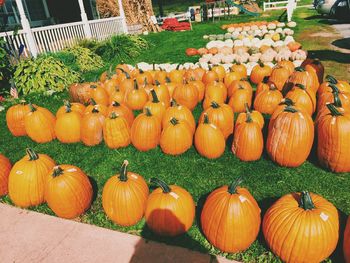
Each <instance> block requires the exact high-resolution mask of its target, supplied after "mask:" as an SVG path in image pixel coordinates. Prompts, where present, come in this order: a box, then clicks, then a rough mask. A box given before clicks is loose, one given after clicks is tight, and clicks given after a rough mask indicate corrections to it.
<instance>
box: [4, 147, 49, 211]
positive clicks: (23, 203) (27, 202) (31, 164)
mask: <svg viewBox="0 0 350 263" xmlns="http://www.w3.org/2000/svg"><path fill="white" fill-rule="evenodd" d="M54 166H55V161H54V160H52V159H51V158H50V157H49V156H47V155H45V154H38V159H37V160H30V158H29V156H28V155H27V156H25V157H23V158H22V159H21V160H20V161H18V162H17V163H15V165H14V166H13V168H12V170H11V172H10V175H9V185H8V187H9V189H8V190H9V196H10V199H11V200H12V202H13V203H14V204H15V205H16V206H19V207H23V208H26V207H30V206H37V205H40V204H42V203H44V201H45V199H44V193H45V184H46V181H47V178H48V172H49V171H50V170H51V169H52V168H53V167H54Z"/></svg>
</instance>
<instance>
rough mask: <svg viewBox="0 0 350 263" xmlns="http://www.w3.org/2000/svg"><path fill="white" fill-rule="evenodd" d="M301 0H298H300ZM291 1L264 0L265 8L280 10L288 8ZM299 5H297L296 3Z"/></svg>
mask: <svg viewBox="0 0 350 263" xmlns="http://www.w3.org/2000/svg"><path fill="white" fill-rule="evenodd" d="M299 1H300V0H296V2H299ZM288 2H289V1H277V2H270V1H269V2H264V6H263V10H264V11H267V10H280V9H286V8H287V5H288ZM296 6H297V5H296Z"/></svg>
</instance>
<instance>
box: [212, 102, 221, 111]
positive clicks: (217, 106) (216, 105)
mask: <svg viewBox="0 0 350 263" xmlns="http://www.w3.org/2000/svg"><path fill="white" fill-rule="evenodd" d="M211 107H212V108H214V109H218V108H220V105H219V103H217V102H216V101H212V102H211Z"/></svg>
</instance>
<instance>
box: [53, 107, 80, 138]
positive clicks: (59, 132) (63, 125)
mask: <svg viewBox="0 0 350 263" xmlns="http://www.w3.org/2000/svg"><path fill="white" fill-rule="evenodd" d="M81 120H82V118H81V115H80V114H79V113H78V112H75V111H72V109H71V107H69V104H68V105H67V106H66V112H65V113H61V114H60V115H59V117H58V118H57V121H56V125H55V134H56V136H57V139H58V140H59V141H60V142H62V143H76V142H79V141H80V130H81Z"/></svg>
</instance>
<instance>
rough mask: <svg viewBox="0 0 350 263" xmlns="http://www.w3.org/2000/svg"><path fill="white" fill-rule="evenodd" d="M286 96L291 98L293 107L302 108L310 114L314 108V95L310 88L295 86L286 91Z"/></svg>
mask: <svg viewBox="0 0 350 263" xmlns="http://www.w3.org/2000/svg"><path fill="white" fill-rule="evenodd" d="M286 98H288V99H291V100H292V101H293V102H294V103H295V107H297V108H303V109H304V110H305V111H306V112H307V113H308V114H309V115H310V116H312V114H313V113H314V112H315V110H316V96H315V94H314V93H313V91H311V90H306V89H304V88H303V87H298V86H295V87H293V88H292V90H290V91H289V92H288V93H287V95H286Z"/></svg>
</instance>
